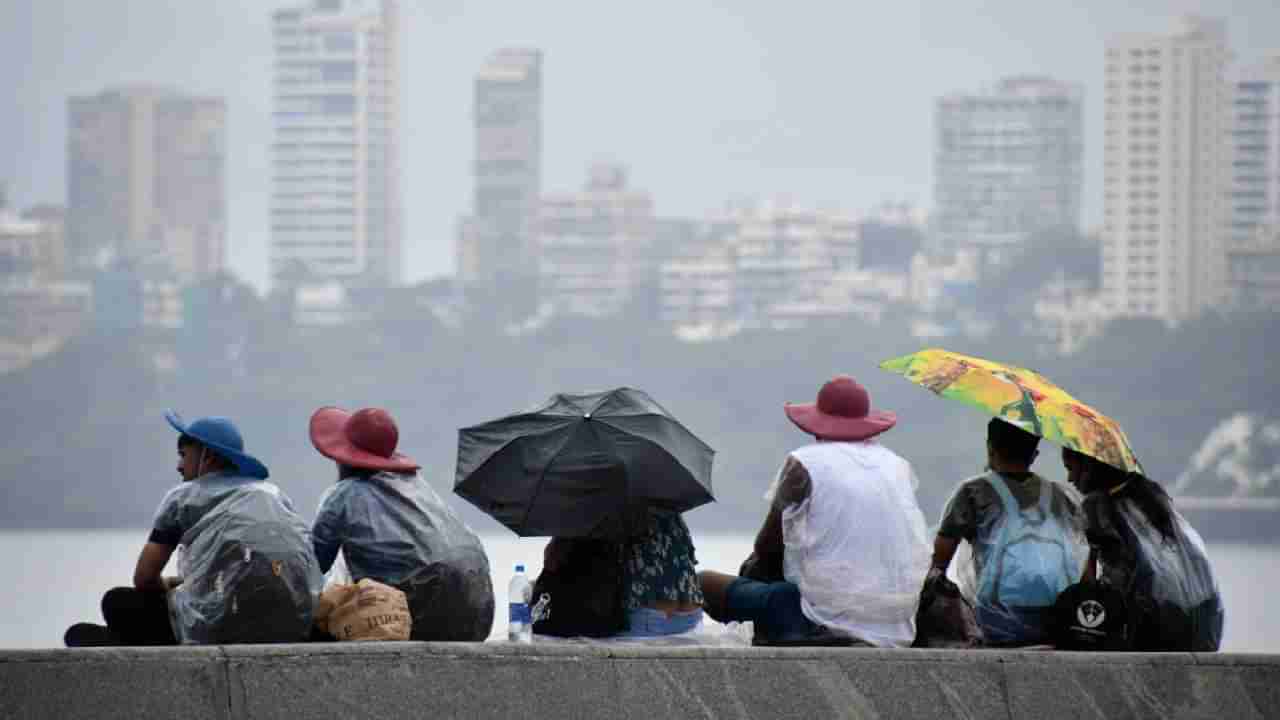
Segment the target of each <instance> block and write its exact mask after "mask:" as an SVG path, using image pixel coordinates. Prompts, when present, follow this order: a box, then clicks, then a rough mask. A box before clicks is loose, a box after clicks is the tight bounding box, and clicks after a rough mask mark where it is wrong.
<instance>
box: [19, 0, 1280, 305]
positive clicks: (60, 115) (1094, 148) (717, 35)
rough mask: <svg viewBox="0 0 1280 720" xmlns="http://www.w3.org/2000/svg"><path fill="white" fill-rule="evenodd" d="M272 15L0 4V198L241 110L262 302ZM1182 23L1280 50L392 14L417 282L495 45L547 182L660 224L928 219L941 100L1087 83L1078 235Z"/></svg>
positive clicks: (822, 6) (1135, 23)
mask: <svg viewBox="0 0 1280 720" xmlns="http://www.w3.org/2000/svg"><path fill="white" fill-rule="evenodd" d="M292 4H296V3H284V2H264V1H263V0H216V1H210V0H203V1H200V2H196V1H195V0H116V1H113V2H102V1H99V0H0V89H3V91H4V92H3V93H2V97H0V180H2V181H7V182H8V184H9V188H10V193H9V194H10V198H11V202H12V204H14V205H18V206H25V205H27V204H30V203H33V202H44V201H52V202H64V201H65V196H66V189H65V188H66V178H65V165H66V150H65V148H66V102H65V99H66V97H67V96H68V95H70V94H88V93H94V92H97V91H100V90H102V89H103V88H105V87H108V86H111V85H117V84H123V83H141V82H148V83H157V84H168V85H173V86H176V87H178V88H180V89H183V90H185V91H188V92H191V93H195V94H210V95H222V96H225V97H226V99H227V105H228V117H229V119H228V124H229V128H228V174H227V179H228V188H227V193H228V215H229V218H228V220H229V223H228V225H229V230H228V232H229V238H228V247H229V253H230V257H229V261H230V264H231V266H232V269H233V270H235V271H236V272H237V273H238V274H240V275H241V276H243V277H244V278H246V279H247V280H249V281H251V282H253V283H254V284H255V285H258V286H259V287H262V286H264V285H265V282H266V274H267V271H266V258H267V242H268V239H269V233H268V230H267V204H268V203H267V200H268V193H269V192H270V183H269V175H270V173H269V162H270V157H269V144H270V142H271V129H270V112H271V76H270V71H271V60H272V54H271V36H270V11H271V10H272V9H273V8H275V7H281V6H286V5H292ZM1186 12H1199V13H1201V14H1205V15H1211V16H1221V17H1226V18H1228V20H1229V33H1230V42H1231V45H1232V47H1233V49H1234V50H1235V53H1236V55H1237V58H1238V61H1240V62H1246V63H1252V62H1255V61H1257V60H1259V59H1260V58H1261V57H1262V56H1263V54H1264V53H1266V52H1268V51H1270V50H1272V49H1274V48H1280V2H1276V0H1241V1H1238V2H1229V1H1226V0H1218V1H1216V2H1209V1H1206V2H1190V1H1187V0H1170V1H1168V2H1160V1H1158V0H1130V2H1128V3H1117V2H1115V0H1076V1H1075V2H1073V3H1066V2H1035V1H1028V0H991V1H988V2H983V1H981V0H950V1H943V0H934V1H933V2H925V1H924V0H899V1H898V2H877V3H862V2H829V1H827V2H789V3H780V2H776V0H771V1H769V2H747V1H742V0H739V1H738V2H732V3H729V2H711V1H709V0H677V1H670V2H668V1H666V0H661V1H658V0H652V1H651V2H648V3H608V2H551V1H546V0H544V1H540V2H518V1H515V0H513V1H511V2H507V3H500V2H488V1H484V0H466V1H465V2H464V1H463V0H436V1H433V2H426V1H425V0H423V1H422V2H414V1H413V0H403V2H402V14H403V25H402V43H403V54H402V57H401V63H402V68H401V69H402V75H403V78H404V82H403V97H402V100H403V103H404V104H403V122H404V125H403V142H402V146H403V151H404V158H403V168H404V171H403V172H404V178H403V179H404V190H405V192H404V204H405V231H406V236H405V248H406V258H405V260H406V269H407V273H406V279H408V280H416V279H420V278H423V277H427V276H431V275H437V274H441V273H449V272H452V269H453V238H454V226H455V222H456V219H457V217H458V215H459V214H461V213H464V212H466V211H468V210H469V206H470V183H471V174H470V160H471V154H472V142H473V138H472V133H471V128H470V123H471V112H470V111H471V90H472V77H473V76H474V73H475V72H476V70H477V69H478V68H479V67H480V65H481V63H482V62H483V60H484V58H485V56H486V55H488V54H489V53H490V52H491V51H492V50H494V49H495V48H498V47H501V46H504V45H531V46H536V47H539V48H542V49H543V50H544V51H545V60H544V66H543V73H544V75H543V82H544V87H545V95H544V116H543V119H544V148H543V152H544V177H543V187H544V189H545V190H548V191H557V190H572V189H575V188H577V187H578V186H579V185H580V184H581V182H582V177H583V173H584V170H585V167H586V166H587V165H588V164H589V163H590V162H592V161H593V160H597V159H608V160H616V161H619V162H623V163H626V164H628V165H629V166H630V168H631V178H632V183H633V184H634V185H636V186H639V187H643V188H646V189H649V190H651V191H652V192H653V194H654V199H655V204H656V206H657V210H658V212H659V213H661V214H664V215H675V214H698V213H702V212H705V211H708V210H713V209H716V208H719V207H722V206H723V205H724V203H725V201H726V200H727V199H729V198H734V197H738V198H741V197H768V196H774V195H784V196H788V197H791V198H793V199H795V200H796V201H799V202H803V203H806V204H814V205H829V206H838V207H843V208H847V209H851V210H859V209H865V208H869V207H871V206H874V205H876V204H878V203H879V202H881V201H883V200H906V201H910V202H914V203H916V204H920V205H924V206H926V207H927V206H929V205H930V196H931V183H932V167H931V159H932V128H933V100H934V98H935V97H937V96H938V95H941V94H945V93H947V92H951V91H956V90H974V89H980V88H983V87H989V86H990V85H992V84H993V83H994V81H995V80H996V79H998V78H999V77H1001V76H1003V75H1009V74H1024V73H1043V74H1048V75H1052V76H1054V77H1057V78H1059V79H1061V80H1066V81H1071V82H1079V83H1082V84H1083V85H1084V86H1085V90H1086V96H1085V103H1086V127H1085V153H1086V181H1085V218H1084V219H1085V222H1086V223H1087V224H1090V225H1092V224H1094V223H1095V221H1096V219H1097V218H1098V217H1099V216H1100V214H1101V203H1100V193H1101V188H1100V175H1101V172H1100V170H1101V152H1100V151H1101V148H1100V137H1101V113H1100V107H1101V102H1100V100H1101V97H1102V87H1101V85H1102V51H1103V43H1104V40H1105V38H1106V37H1107V36H1108V35H1110V34H1114V33H1118V32H1146V31H1159V32H1163V31H1165V30H1167V29H1169V28H1170V27H1172V25H1173V23H1174V21H1175V19H1176V17H1177V16H1178V15H1180V14H1183V13H1186Z"/></svg>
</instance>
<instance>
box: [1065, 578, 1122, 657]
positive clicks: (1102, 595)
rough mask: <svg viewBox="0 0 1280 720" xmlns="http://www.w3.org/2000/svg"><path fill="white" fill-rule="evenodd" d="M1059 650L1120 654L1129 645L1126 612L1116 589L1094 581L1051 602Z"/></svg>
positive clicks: (1066, 591)
mask: <svg viewBox="0 0 1280 720" xmlns="http://www.w3.org/2000/svg"><path fill="white" fill-rule="evenodd" d="M1053 614H1054V621H1053V637H1054V646H1055V647H1057V648H1058V649H1059V650H1085V651H1094V652H1097V651H1120V650H1128V649H1130V647H1131V646H1132V642H1133V639H1132V637H1131V632H1130V627H1129V609H1128V607H1127V605H1126V603H1125V601H1124V595H1122V594H1121V593H1120V591H1119V590H1116V589H1115V588H1113V587H1111V586H1110V585H1104V584H1102V583H1098V582H1078V583H1076V584H1075V585H1071V586H1068V587H1067V589H1065V590H1063V591H1062V593H1061V594H1060V595H1058V601H1057V602H1056V603H1054V609H1053Z"/></svg>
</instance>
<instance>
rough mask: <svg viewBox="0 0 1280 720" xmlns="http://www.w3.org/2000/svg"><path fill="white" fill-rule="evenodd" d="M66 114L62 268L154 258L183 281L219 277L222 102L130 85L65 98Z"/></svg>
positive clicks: (151, 260)
mask: <svg viewBox="0 0 1280 720" xmlns="http://www.w3.org/2000/svg"><path fill="white" fill-rule="evenodd" d="M67 109H68V130H69V138H68V143H67V203H68V207H67V227H66V232H67V245H68V254H69V256H70V258H69V259H70V262H71V263H73V264H74V265H76V266H84V265H86V264H88V263H92V262H94V261H95V260H100V259H102V258H103V257H105V256H115V257H124V258H131V259H137V260H143V261H146V262H148V263H155V262H157V261H159V262H161V263H162V264H164V265H165V266H167V267H168V268H169V269H170V271H171V272H172V273H173V277H174V278H175V279H177V280H179V281H182V282H187V281H191V280H194V279H198V278H201V277H206V276H208V275H211V274H213V273H216V272H218V271H219V270H221V269H222V268H223V265H224V262H225V258H224V255H225V247H224V246H225V242H226V196H225V187H224V184H225V171H224V167H225V157H224V152H225V151H224V148H225V144H226V141H225V135H226V105H225V103H224V102H223V100H222V99H220V98H202V97H188V96H185V95H181V94H179V93H177V92H176V91H172V90H166V89H161V88H148V87H130V88H123V89H118V90H108V91H105V92H103V93H100V94H98V95H92V96H87V97H73V98H71V99H70V100H69V101H68V104H67ZM104 253H105V255H104Z"/></svg>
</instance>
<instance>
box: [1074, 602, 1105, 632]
mask: <svg viewBox="0 0 1280 720" xmlns="http://www.w3.org/2000/svg"><path fill="white" fill-rule="evenodd" d="M1076 619H1077V620H1079V621H1080V624H1081V625H1083V626H1085V627H1087V628H1089V629H1093V628H1096V627H1098V626H1099V625H1101V624H1102V623H1104V622H1106V619H1107V609H1106V608H1104V607H1102V603H1100V602H1098V601H1097V600H1085V601H1084V602H1082V603H1080V606H1079V607H1077V608H1076Z"/></svg>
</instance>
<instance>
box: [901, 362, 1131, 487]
mask: <svg viewBox="0 0 1280 720" xmlns="http://www.w3.org/2000/svg"><path fill="white" fill-rule="evenodd" d="M880 367H881V368H883V369H885V370H888V371H889V372H893V373H898V374H899V375H902V376H903V377H905V378H907V379H908V380H910V381H912V382H914V383H916V384H917V385H923V386H924V387H926V388H928V389H929V390H932V391H933V392H934V393H936V394H938V395H940V396H942V397H945V398H951V399H953V400H959V401H960V402H963V403H965V404H967V405H971V406H973V407H975V408H978V409H979V410H982V411H983V412H986V413H987V414H989V415H994V416H996V417H998V418H1002V419H1004V420H1007V421H1009V422H1011V423H1013V424H1014V425H1017V426H1018V427H1020V428H1022V429H1023V430H1026V431H1027V432H1030V433H1034V434H1035V435H1038V436H1040V437H1042V438H1044V439H1045V440H1048V441H1050V442H1054V443H1057V444H1059V445H1062V446H1063V447H1069V448H1071V449H1072V450H1077V451H1079V452H1082V453H1084V454H1085V455H1089V456H1091V457H1094V458H1097V459H1098V460H1101V461H1102V462H1104V463H1107V464H1108V465H1111V466H1113V467H1117V468H1120V469H1122V470H1127V471H1130V472H1138V473H1141V472H1143V470H1142V464H1141V463H1139V462H1138V457H1137V456H1136V455H1135V454H1134V452H1133V448H1132V447H1130V445H1129V439H1128V438H1127V437H1125V434H1124V431H1123V430H1121V429H1120V425H1119V423H1117V422H1116V421H1115V420H1112V419H1111V418H1109V417H1107V416H1106V415H1103V414H1102V413H1100V412H1098V411H1097V410H1095V409H1093V408H1091V407H1089V406H1088V405H1086V404H1084V403H1082V402H1080V401H1079V400H1077V399H1075V398H1074V397H1072V396H1071V395H1070V394H1069V393H1068V392H1067V391H1066V390H1063V389H1062V388H1060V387H1058V386H1057V385H1054V384H1053V383H1052V382H1050V381H1049V380H1047V379H1046V378H1045V377H1044V376H1043V375H1041V374H1040V373H1037V372H1035V371H1034V370H1028V369H1026V368H1022V367H1018V366H1016V365H1005V364H1004V363H998V362H992V361H991V360H983V359H982V358H977V357H972V356H969V355H961V354H960V353H956V352H951V351H949V350H943V349H941V348H929V349H927V350H921V351H920V352H915V353H911V354H910V355H903V356H902V357H900V358H894V359H892V360H886V361H884V362H882V363H880Z"/></svg>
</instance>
